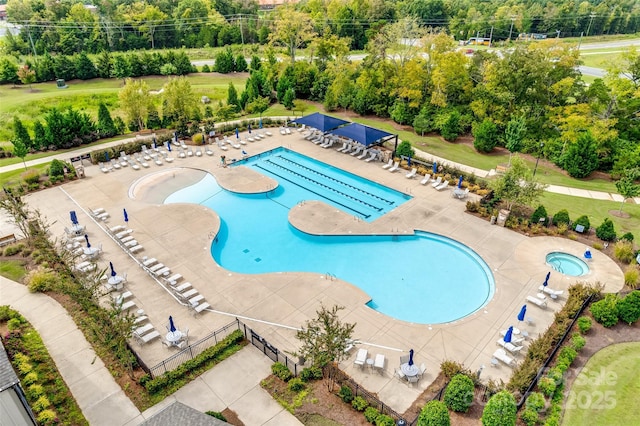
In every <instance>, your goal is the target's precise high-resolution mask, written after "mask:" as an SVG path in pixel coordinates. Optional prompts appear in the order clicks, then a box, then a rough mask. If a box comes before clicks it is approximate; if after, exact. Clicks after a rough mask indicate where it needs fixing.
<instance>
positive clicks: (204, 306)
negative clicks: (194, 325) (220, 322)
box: [191, 302, 211, 316]
mask: <svg viewBox="0 0 640 426" xmlns="http://www.w3.org/2000/svg"><path fill="white" fill-rule="evenodd" d="M191 307H192V308H193V311H194V313H193V315H194V316H195V315H198V314H199V313H200V312H202V311H204V310H205V309H207V308H210V307H211V305H210V304H209V303H207V302H202V303H198V304H197V305H191Z"/></svg>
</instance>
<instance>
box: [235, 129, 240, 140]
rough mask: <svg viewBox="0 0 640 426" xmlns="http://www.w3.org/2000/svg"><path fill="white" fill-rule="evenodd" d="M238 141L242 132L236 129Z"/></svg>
mask: <svg viewBox="0 0 640 426" xmlns="http://www.w3.org/2000/svg"><path fill="white" fill-rule="evenodd" d="M236 139H240V132H239V131H238V128H237V127H236Z"/></svg>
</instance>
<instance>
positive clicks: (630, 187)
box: [616, 169, 640, 213]
mask: <svg viewBox="0 0 640 426" xmlns="http://www.w3.org/2000/svg"><path fill="white" fill-rule="evenodd" d="M639 175H640V171H639V170H638V169H633V170H631V171H628V172H627V173H626V174H625V176H623V177H622V178H621V179H620V180H619V181H617V182H616V189H617V190H618V194H620V195H622V203H620V213H622V207H623V206H624V202H625V201H627V198H633V197H637V196H638V195H640V185H637V184H636V182H635V181H636V180H637V179H638V177H640V176H639Z"/></svg>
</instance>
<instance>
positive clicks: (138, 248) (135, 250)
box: [129, 244, 144, 253]
mask: <svg viewBox="0 0 640 426" xmlns="http://www.w3.org/2000/svg"><path fill="white" fill-rule="evenodd" d="M143 248H144V247H142V245H140V244H138V245H137V246H133V247H131V248H130V249H129V251H130V252H131V253H136V252H138V251H140V250H142V249H143Z"/></svg>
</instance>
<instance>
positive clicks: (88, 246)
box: [84, 234, 91, 248]
mask: <svg viewBox="0 0 640 426" xmlns="http://www.w3.org/2000/svg"><path fill="white" fill-rule="evenodd" d="M84 239H85V240H87V248H91V244H89V236H88V235H87V234H84Z"/></svg>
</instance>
